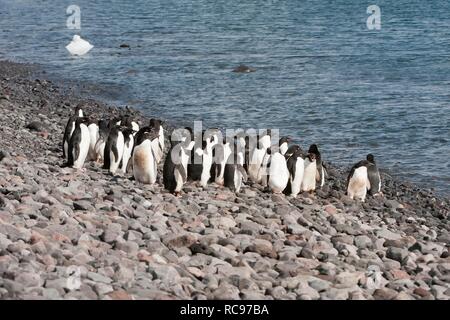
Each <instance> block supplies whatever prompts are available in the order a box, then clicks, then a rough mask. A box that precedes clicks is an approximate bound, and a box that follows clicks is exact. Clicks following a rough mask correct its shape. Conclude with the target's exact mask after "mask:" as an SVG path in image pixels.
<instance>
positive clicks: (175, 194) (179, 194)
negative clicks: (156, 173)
mask: <svg viewBox="0 0 450 320" xmlns="http://www.w3.org/2000/svg"><path fill="white" fill-rule="evenodd" d="M173 195H174V196H175V197H177V198H180V197H181V191H175V192H174V193H173Z"/></svg>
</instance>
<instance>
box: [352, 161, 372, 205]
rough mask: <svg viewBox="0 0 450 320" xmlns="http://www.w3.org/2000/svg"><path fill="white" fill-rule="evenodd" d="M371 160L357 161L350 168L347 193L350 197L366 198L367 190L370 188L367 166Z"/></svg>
mask: <svg viewBox="0 0 450 320" xmlns="http://www.w3.org/2000/svg"><path fill="white" fill-rule="evenodd" d="M369 165H370V162H369V161H367V160H362V161H359V162H358V163H356V164H355V165H354V166H353V167H352V168H351V170H350V173H349V175H348V178H347V195H348V196H349V197H350V199H359V200H361V201H362V202H364V201H365V200H366V195H367V190H369V189H370V181H369V176H368V173H367V168H368V166H369Z"/></svg>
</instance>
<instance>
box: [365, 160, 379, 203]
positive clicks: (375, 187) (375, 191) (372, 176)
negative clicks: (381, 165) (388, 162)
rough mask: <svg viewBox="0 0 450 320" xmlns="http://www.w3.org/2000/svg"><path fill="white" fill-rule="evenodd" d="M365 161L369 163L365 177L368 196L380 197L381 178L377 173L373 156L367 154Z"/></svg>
mask: <svg viewBox="0 0 450 320" xmlns="http://www.w3.org/2000/svg"><path fill="white" fill-rule="evenodd" d="M366 160H367V161H368V162H369V164H368V165H367V176H368V178H369V183H370V188H369V190H368V191H369V194H370V195H371V196H375V195H381V194H382V192H381V177H380V172H379V171H378V167H377V165H376V163H375V157H374V156H373V154H371V153H369V154H368V155H367V157H366Z"/></svg>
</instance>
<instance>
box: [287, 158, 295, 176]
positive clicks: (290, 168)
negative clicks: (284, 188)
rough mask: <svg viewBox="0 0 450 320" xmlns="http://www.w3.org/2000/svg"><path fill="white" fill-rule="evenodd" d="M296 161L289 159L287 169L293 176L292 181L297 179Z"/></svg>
mask: <svg viewBox="0 0 450 320" xmlns="http://www.w3.org/2000/svg"><path fill="white" fill-rule="evenodd" d="M296 162H297V161H296V160H294V158H292V157H289V160H288V161H287V167H288V171H289V173H290V175H291V176H292V180H294V179H295V165H296Z"/></svg>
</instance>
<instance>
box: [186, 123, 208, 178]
mask: <svg viewBox="0 0 450 320" xmlns="http://www.w3.org/2000/svg"><path fill="white" fill-rule="evenodd" d="M185 130H187V131H189V134H190V141H195V144H194V148H192V151H191V154H190V156H189V162H188V166H187V175H188V179H189V180H192V181H199V180H200V178H201V175H202V168H203V159H202V158H203V148H206V141H204V140H203V134H204V131H203V132H194V131H193V130H192V128H191V127H185Z"/></svg>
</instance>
